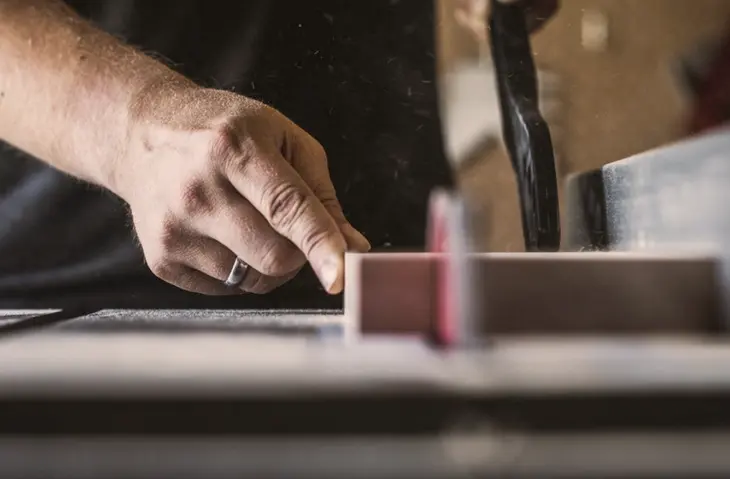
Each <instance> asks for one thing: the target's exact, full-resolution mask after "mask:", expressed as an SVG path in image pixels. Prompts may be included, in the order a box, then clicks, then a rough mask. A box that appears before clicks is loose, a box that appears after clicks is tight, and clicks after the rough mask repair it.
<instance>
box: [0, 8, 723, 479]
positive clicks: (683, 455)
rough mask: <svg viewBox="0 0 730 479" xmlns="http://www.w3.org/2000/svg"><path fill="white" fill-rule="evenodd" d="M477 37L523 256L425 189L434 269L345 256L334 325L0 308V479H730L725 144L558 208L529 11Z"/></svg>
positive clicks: (497, 13)
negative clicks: (499, 245) (516, 200)
mask: <svg viewBox="0 0 730 479" xmlns="http://www.w3.org/2000/svg"><path fill="white" fill-rule="evenodd" d="M489 23H490V24H491V28H490V29H489V32H490V35H491V36H490V46H491V50H492V54H493V55H494V67H495V71H496V78H497V79H498V82H499V83H498V84H497V85H484V88H485V90H489V89H490V88H491V89H492V90H493V91H494V94H495V95H496V97H495V98H496V103H495V104H497V105H499V108H500V112H501V113H502V116H501V125H502V131H503V135H504V143H505V145H506V146H507V150H508V151H509V153H510V159H511V160H512V162H513V166H514V169H515V173H516V177H517V179H518V189H519V191H518V194H519V195H520V199H521V210H522V224H523V230H524V239H525V252H524V253H517V254H515V253H512V254H506V253H495V252H484V251H479V250H477V249H475V248H474V246H473V245H474V243H475V242H474V238H473V237H471V236H470V234H469V233H470V232H472V231H476V230H477V228H473V227H472V222H473V221H475V218H473V216H471V214H470V213H471V212H470V209H469V204H468V201H465V199H464V198H463V197H461V196H460V194H459V192H458V191H438V192H434V201H433V204H432V208H431V209H430V212H429V214H430V216H429V220H430V228H429V231H428V232H427V236H428V245H429V246H428V251H425V252H407V253H378V252H374V253H368V254H348V255H347V258H346V263H347V266H346V271H347V273H346V274H347V277H346V291H345V298H344V301H345V307H344V310H343V311H191V310H95V311H89V310H83V309H79V310H72V309H69V310H19V311H4V312H2V314H1V315H0V364H2V365H3V367H2V368H0V433H1V434H0V476H2V477H76V478H86V477H88V478H92V477H93V478H96V479H99V478H106V477H110V478H111V477H132V478H153V477H154V478H157V477H170V476H172V477H177V478H202V477H205V478H207V479H212V478H228V477H231V478H233V477H248V476H250V477H258V478H267V477H316V478H329V477H332V478H334V477H337V478H342V477H363V478H379V477H388V478H398V477H404V478H405V477H423V478H430V477H432V478H466V477H504V476H509V477H525V478H528V477H529V478H532V477H546V476H549V477H560V478H563V477H564V478H574V477H575V478H577V477H595V478H599V477H600V478H607V477H678V478H679V477H683V478H684V477H693V478H699V477H727V476H728V474H730V456H729V455H728V454H727V450H728V447H730V409H729V408H728V407H727V404H728V401H729V400H730V347H728V346H727V342H726V338H725V333H726V332H727V329H728V322H727V319H728V314H727V300H728V298H729V297H730V294H729V293H730V266H728V265H729V264H730V262H729V261H728V260H729V259H730V258H729V256H730V215H728V214H727V213H726V212H725V211H724V205H727V204H730V201H728V200H730V189H728V188H727V187H726V186H727V185H728V184H730V153H729V152H730V132H727V131H722V130H720V131H717V132H713V133H711V134H708V135H705V136H703V137H699V138H695V139H692V140H688V141H685V142H682V143H679V144H676V145H671V146H668V147H665V148H661V149H658V150H656V151H651V152H648V153H645V154H641V155H638V156H636V157H633V158H629V159H626V160H623V161H620V162H617V163H614V164H609V165H606V166H605V167H603V168H602V169H600V170H598V171H592V172H586V173H582V174H578V175H574V176H572V177H570V178H568V180H567V183H566V185H565V192H566V194H565V195H564V203H563V205H562V208H558V196H557V191H558V188H557V186H558V185H557V178H556V175H555V166H554V159H553V155H552V149H551V144H550V134H549V130H548V129H547V125H546V124H545V123H544V121H542V120H541V116H540V114H539V110H538V108H537V91H536V88H535V81H536V79H535V72H534V66H532V63H531V55H530V52H529V37H528V31H527V29H526V21H525V18H524V12H523V11H522V10H521V7H520V6H519V5H518V4H510V5H502V4H497V3H493V4H492V9H491V12H490V18H489ZM457 73H458V72H457ZM444 81H445V82H447V80H444ZM456 84H460V83H459V82H456ZM444 88H447V86H444ZM459 115H460V112H458V111H453V110H452V111H450V112H449V114H448V115H446V120H445V121H446V122H447V123H449V122H454V121H459V122H461V123H463V122H464V121H468V119H467V120H464V119H463V118H459ZM446 126H447V128H446V130H448V125H446ZM483 140H484V139H479V138H476V140H475V141H474V145H476V146H475V148H480V147H483V146H484V145H485V144H487V143H488V142H485V141H483ZM472 155H474V149H473V148H472V149H470V148H466V149H465V150H464V151H462V152H461V153H453V152H452V155H451V158H450V159H451V161H452V162H453V164H455V165H456V164H459V163H460V162H461V161H465V158H466V159H467V160H468V157H470V156H472ZM561 210H562V216H563V218H564V221H563V228H562V231H561V228H560V221H559V219H560V218H559V217H560V216H561Z"/></svg>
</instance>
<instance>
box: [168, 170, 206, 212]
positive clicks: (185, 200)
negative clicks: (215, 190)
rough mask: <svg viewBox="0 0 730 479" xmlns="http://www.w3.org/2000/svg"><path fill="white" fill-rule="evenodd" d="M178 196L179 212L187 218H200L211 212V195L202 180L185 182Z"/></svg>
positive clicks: (195, 179) (194, 179)
mask: <svg viewBox="0 0 730 479" xmlns="http://www.w3.org/2000/svg"><path fill="white" fill-rule="evenodd" d="M177 196H178V197H177V201H178V205H177V206H178V208H177V209H178V212H179V213H181V214H183V215H185V216H198V215H201V214H206V213H209V212H210V210H211V206H212V203H211V198H210V193H209V191H208V187H207V185H206V183H205V181H204V180H203V179H202V178H193V179H190V180H188V181H185V182H183V183H182V184H181V185H180V191H179V192H178V195H177Z"/></svg>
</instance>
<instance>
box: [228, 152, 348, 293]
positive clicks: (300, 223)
mask: <svg viewBox="0 0 730 479" xmlns="http://www.w3.org/2000/svg"><path fill="white" fill-rule="evenodd" d="M238 160H239V161H232V162H231V163H230V164H231V166H230V167H229V168H228V171H227V172H226V173H227V176H228V179H229V181H230V182H231V184H232V185H233V186H234V187H235V188H236V190H237V191H238V192H239V193H240V194H241V195H242V196H244V197H245V198H246V199H247V200H248V201H249V202H250V203H251V204H252V205H253V206H254V207H255V208H256V209H257V210H258V211H259V212H261V214H262V215H263V216H264V218H266V220H267V221H268V222H269V224H271V226H272V228H274V230H275V231H276V232H277V233H279V234H280V235H282V236H284V237H285V238H287V239H288V240H289V241H291V242H292V243H294V245H296V246H297V248H299V249H300V250H301V251H302V253H304V255H305V257H306V258H307V260H308V261H309V263H310V264H311V265H312V269H314V271H315V273H317V276H318V277H319V280H320V282H321V283H322V285H323V286H324V288H325V289H326V290H327V291H328V292H329V293H331V294H336V293H339V292H341V291H342V287H343V278H344V254H345V251H346V249H347V244H346V242H345V239H344V237H343V236H342V233H341V232H340V230H339V228H338V226H337V223H336V222H335V220H334V218H332V216H331V215H330V214H329V212H328V211H327V208H325V206H324V205H323V204H322V202H321V201H320V200H319V199H317V197H316V196H315V194H314V193H313V192H312V190H311V189H310V188H309V186H307V184H306V183H305V181H304V180H303V179H302V178H301V177H300V176H299V174H298V173H297V172H296V171H295V170H294V168H293V167H292V166H291V165H290V164H289V163H288V162H287V161H286V160H285V159H284V157H283V156H282V155H281V153H279V152H278V151H273V150H272V151H258V152H256V153H254V154H248V155H245V157H242V158H239V159H238Z"/></svg>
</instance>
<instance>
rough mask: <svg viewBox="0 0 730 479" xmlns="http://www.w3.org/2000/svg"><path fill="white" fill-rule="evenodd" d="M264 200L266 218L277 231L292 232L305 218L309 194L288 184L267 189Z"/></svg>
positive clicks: (275, 185) (278, 184) (279, 184)
mask: <svg viewBox="0 0 730 479" xmlns="http://www.w3.org/2000/svg"><path fill="white" fill-rule="evenodd" d="M264 198H265V200H264V202H263V203H264V205H265V206H264V208H265V209H266V217H267V218H268V220H269V222H270V223H271V226H273V227H274V229H276V230H277V231H292V230H293V229H294V228H295V227H296V226H297V225H298V223H299V222H300V221H301V218H303V216H304V213H305V211H306V208H307V203H308V200H309V197H308V194H307V192H305V191H302V190H301V189H300V188H297V187H296V186H295V185H292V184H286V183H277V184H274V185H271V186H269V187H268V188H265V189H264Z"/></svg>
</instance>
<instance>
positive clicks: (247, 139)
mask: <svg viewBox="0 0 730 479" xmlns="http://www.w3.org/2000/svg"><path fill="white" fill-rule="evenodd" d="M0 72H2V74H1V75H0V138H2V139H3V140H5V141H8V142H10V143H11V144H13V145H15V146H17V147H18V148H20V149H22V150H25V151H27V152H28V153H31V154H33V155H34V156H36V157H37V158H40V159H42V160H43V161H46V162H48V163H49V164H51V165H53V166H54V167H56V168H58V169H60V170H62V171H65V172H67V173H69V174H71V175H74V176H76V177H78V178H82V179H84V180H86V181H89V182H92V183H95V184H98V185H101V186H104V187H106V188H109V189H110V190H112V191H113V192H114V193H116V194H118V195H119V196H121V197H122V198H123V199H125V200H126V201H127V202H128V203H129V205H130V206H131V209H132V213H133V216H134V224H135V226H136V229H137V233H138V236H139V238H140V241H141V243H142V248H143V250H144V254H145V257H146V259H147V261H148V263H149V266H150V267H151V269H152V271H153V272H155V273H156V274H157V275H158V276H160V277H161V278H162V279H164V280H166V281H168V282H170V283H172V284H175V285H177V286H179V287H181V288H184V289H187V290H190V291H196V292H201V293H207V294H231V291H230V290H229V289H228V288H227V287H225V286H224V285H223V283H222V282H223V281H224V280H225V279H226V278H227V276H228V274H229V273H230V271H231V268H232V267H233V264H234V261H235V258H236V257H239V258H240V259H241V260H243V261H245V262H246V263H247V264H249V265H250V268H253V269H255V270H256V271H253V270H249V271H250V273H249V274H248V275H247V277H246V279H245V281H244V283H243V285H242V289H243V290H245V291H251V292H255V293H264V292H267V291H270V290H271V289H273V288H275V287H276V286H278V285H280V284H282V283H284V282H285V281H287V280H288V279H290V278H292V277H293V276H294V275H295V274H296V273H297V271H298V270H299V269H300V268H301V267H302V265H303V264H304V263H305V261H307V260H308V261H309V262H310V263H311V264H312V267H313V268H314V270H315V272H316V273H317V274H318V276H319V278H320V279H321V281H322V283H323V285H324V286H325V288H326V289H327V291H329V292H330V293H337V292H339V291H341V289H342V283H343V267H344V265H343V262H344V258H343V256H344V255H343V254H344V252H345V250H346V249H347V248H349V249H354V250H359V251H364V250H367V249H368V248H369V247H370V246H369V244H368V242H367V240H366V239H365V238H364V237H363V236H362V235H361V234H360V233H358V232H357V231H355V229H354V228H353V227H352V226H350V225H349V224H348V223H347V221H346V220H345V218H344V216H343V214H342V211H341V208H340V206H339V203H338V202H337V199H336V196H335V191H334V188H333V186H332V183H331V181H330V178H329V174H328V171H327V162H326V158H325V153H324V151H323V149H322V147H321V146H320V145H319V143H317V141H316V140H314V139H313V138H312V137H311V136H309V135H308V134H306V133H305V132H304V131H302V130H301V129H300V128H298V127H297V126H296V125H294V124H293V123H292V122H291V121H289V120H288V119H286V118H285V117H284V116H283V115H281V114H280V113H278V112H277V111H275V110H273V109H271V108H268V107H266V106H264V105H262V104H260V103H257V102H255V101H252V100H250V99H247V98H244V97H241V96H239V95H235V94H233V93H228V92H222V91H216V90H206V89H202V88H199V87H197V86H196V85H194V84H193V83H192V82H190V81H188V80H187V79H185V78H183V77H182V76H181V75H179V74H178V73H176V72H174V71H172V70H170V69H169V68H167V67H166V66H165V65H163V64H162V63H160V62H158V61H156V60H155V59H153V58H151V57H148V56H146V55H143V54H142V53H141V52H139V51H137V50H135V49H133V48H131V47H129V46H128V45H124V44H123V43H121V42H119V40H117V39H116V38H114V37H112V36H111V35H107V34H106V33H104V32H101V31H99V30H98V29H96V28H95V27H94V26H93V25H91V24H89V23H88V22H85V21H83V20H82V19H81V18H79V16H78V15H77V14H76V13H75V12H73V11H72V10H71V9H69V8H68V6H66V5H65V3H64V2H62V1H59V0H0Z"/></svg>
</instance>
